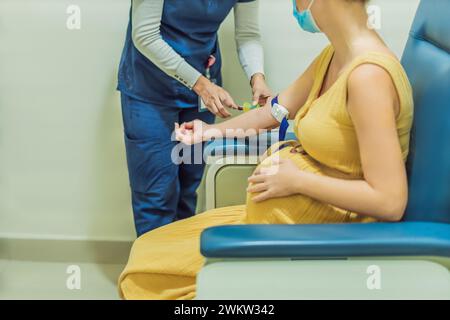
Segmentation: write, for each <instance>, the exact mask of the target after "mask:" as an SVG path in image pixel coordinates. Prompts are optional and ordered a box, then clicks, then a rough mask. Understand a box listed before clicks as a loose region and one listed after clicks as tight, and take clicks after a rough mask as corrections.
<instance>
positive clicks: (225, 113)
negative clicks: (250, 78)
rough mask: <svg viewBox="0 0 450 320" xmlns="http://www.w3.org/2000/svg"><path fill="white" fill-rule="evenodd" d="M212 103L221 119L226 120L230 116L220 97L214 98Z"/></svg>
mask: <svg viewBox="0 0 450 320" xmlns="http://www.w3.org/2000/svg"><path fill="white" fill-rule="evenodd" d="M214 103H215V105H216V107H217V109H218V110H219V114H220V116H221V117H222V118H228V117H229V116H231V114H230V113H229V112H228V111H227V109H225V107H224V106H223V104H222V101H221V100H220V97H218V96H216V97H214Z"/></svg>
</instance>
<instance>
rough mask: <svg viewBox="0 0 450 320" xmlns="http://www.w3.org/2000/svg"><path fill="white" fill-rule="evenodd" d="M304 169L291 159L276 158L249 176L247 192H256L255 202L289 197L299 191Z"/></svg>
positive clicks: (253, 199) (253, 198)
mask: <svg viewBox="0 0 450 320" xmlns="http://www.w3.org/2000/svg"><path fill="white" fill-rule="evenodd" d="M301 173H302V171H301V170H300V169H299V168H298V167H297V165H296V164H295V163H294V161H292V160H290V159H274V160H272V163H271V165H270V166H261V167H259V168H257V169H256V170H255V172H254V173H253V175H252V176H251V177H250V178H248V182H249V183H250V185H249V187H248V188H247V192H248V193H250V194H256V195H255V196H253V197H252V198H251V199H252V201H253V202H256V203H258V202H262V201H265V200H269V199H273V198H281V197H288V196H291V195H295V194H297V193H298V191H297V190H298V184H299V182H300V180H301Z"/></svg>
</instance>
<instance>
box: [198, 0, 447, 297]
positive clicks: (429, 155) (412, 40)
mask: <svg viewBox="0 0 450 320" xmlns="http://www.w3.org/2000/svg"><path fill="white" fill-rule="evenodd" d="M449 15H450V0H422V2H421V3H420V6H419V9H418V12H417V15H416V18H415V21H414V24H413V27H412V30H411V33H410V36H409V40H408V43H407V45H406V49H405V52H404V56H403V59H402V63H403V65H404V67H405V69H406V71H407V73H408V76H409V79H410V81H411V83H412V86H413V88H414V99H415V124H414V129H413V133H412V141H411V153H410V157H409V159H408V175H409V191H410V196H409V204H408V207H407V210H406V213H405V216H404V219H403V221H402V222H399V223H374V224H339V225H244V226H222V227H214V228H210V229H207V230H205V231H204V232H203V234H202V237H201V252H202V254H203V255H204V256H205V257H206V258H207V262H206V264H205V266H204V268H203V269H202V271H201V273H200V274H199V277H198V282H197V285H198V289H197V290H198V291H197V296H198V298H200V299H265V298H267V299H328V298H331V299H335V298H337V299H347V298H349V299H397V298H405V299H450V273H449V268H450V35H449V32H450V19H449V18H448V16H449Z"/></svg>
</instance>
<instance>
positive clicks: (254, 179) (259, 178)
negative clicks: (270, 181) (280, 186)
mask: <svg viewBox="0 0 450 320" xmlns="http://www.w3.org/2000/svg"><path fill="white" fill-rule="evenodd" d="M266 179H267V177H266V176H265V175H263V174H260V173H258V174H253V175H252V176H251V177H249V178H248V182H249V183H263V182H265V181H266Z"/></svg>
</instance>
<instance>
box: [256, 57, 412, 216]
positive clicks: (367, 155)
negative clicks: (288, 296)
mask: <svg viewBox="0 0 450 320" xmlns="http://www.w3.org/2000/svg"><path fill="white" fill-rule="evenodd" d="M397 106H398V98H397V92H396V90H395V87H394V85H393V82H392V79H391V77H390V75H389V74H388V73H387V72H386V71H385V70H384V69H382V68H381V67H378V66H375V65H363V66H360V67H358V68H357V69H356V70H355V71H354V72H353V73H352V74H351V76H350V78H349V82H348V111H349V113H350V115H351V117H352V121H353V123H354V126H355V129H356V133H357V137H358V141H359V151H360V157H361V163H362V168H363V172H364V180H353V181H352V180H350V181H349V180H342V179H335V178H331V177H326V176H319V175H316V174H313V173H309V172H304V171H300V170H298V169H297V170H295V169H294V167H293V164H292V163H289V162H288V161H281V164H280V165H279V168H278V170H277V172H276V174H273V175H272V176H270V175H265V174H259V175H258V173H257V174H256V175H254V176H252V177H251V178H250V180H249V181H250V182H254V183H256V185H254V186H252V187H250V191H251V192H262V193H261V194H259V195H257V196H255V198H254V201H264V200H266V199H269V198H273V197H278V196H280V195H285V194H286V193H287V194H292V193H294V194H295V193H297V194H304V195H306V196H309V197H311V198H314V199H317V200H319V201H322V202H325V203H328V204H331V205H334V206H336V207H339V208H342V209H346V210H349V211H352V212H357V213H360V214H365V215H368V216H371V217H373V218H376V219H379V220H385V221H398V220H400V219H401V217H402V216H403V213H404V210H405V207H406V202H407V197H408V188H407V178H406V170H405V164H404V161H403V158H402V152H401V148H400V144H399V139H398V133H397V129H396V109H397V108H398V107H397ZM294 166H295V165H294ZM295 168H296V167H295ZM293 176H295V177H297V178H296V179H293V178H292V177H293ZM267 177H268V179H265V178H267ZM293 181H294V183H292V182H293ZM261 183H262V184H266V187H265V188H264V187H263V186H258V185H259V184H261ZM267 185H269V186H272V187H267ZM283 185H284V186H283ZM287 188H288V189H290V190H286V189H287Z"/></svg>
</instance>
